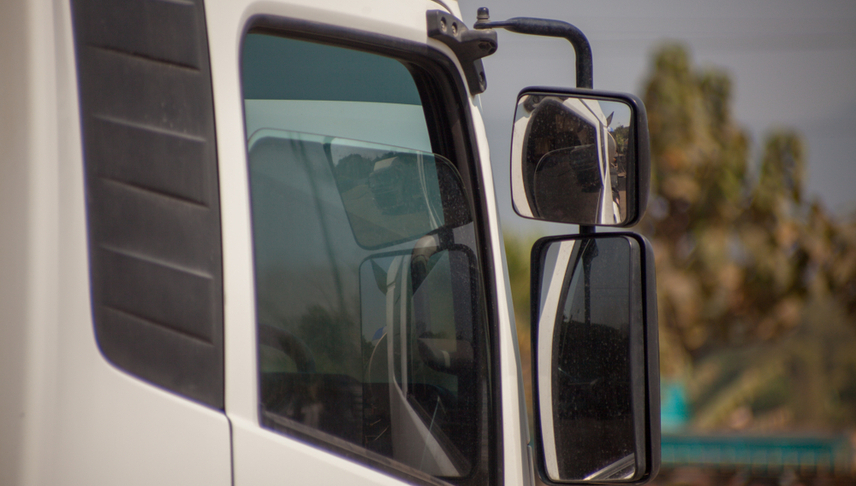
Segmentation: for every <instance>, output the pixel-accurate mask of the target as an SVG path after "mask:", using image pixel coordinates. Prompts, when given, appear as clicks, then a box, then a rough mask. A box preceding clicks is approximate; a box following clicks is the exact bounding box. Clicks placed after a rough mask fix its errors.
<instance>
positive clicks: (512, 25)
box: [473, 7, 594, 89]
mask: <svg viewBox="0 0 856 486" xmlns="http://www.w3.org/2000/svg"><path fill="white" fill-rule="evenodd" d="M477 19H478V20H476V23H475V24H473V28H474V29H480V30H483V29H505V30H508V31H511V32H516V33H518V34H528V35H537V36H542V37H562V38H564V39H567V40H568V42H570V43H571V46H573V48H574V53H575V54H576V73H577V88H584V89H592V88H594V75H593V73H592V70H593V67H592V55H591V44H589V41H588V38H586V36H585V34H583V32H582V31H581V30H580V29H578V28H576V27H575V26H573V25H571V24H569V23H567V22H562V21H561V20H550V19H537V18H530V17H514V18H510V19H508V20H502V21H499V22H491V21H490V11H489V10H488V9H487V7H481V8H479V10H478V17H477Z"/></svg>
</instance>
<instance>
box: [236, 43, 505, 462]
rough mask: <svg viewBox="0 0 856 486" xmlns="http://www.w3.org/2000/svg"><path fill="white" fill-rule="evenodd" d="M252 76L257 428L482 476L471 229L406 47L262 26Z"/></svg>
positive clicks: (480, 325)
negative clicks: (319, 40) (375, 49)
mask: <svg viewBox="0 0 856 486" xmlns="http://www.w3.org/2000/svg"><path fill="white" fill-rule="evenodd" d="M310 61H311V62H310ZM243 76H244V89H245V108H246V125H247V135H248V152H249V171H250V184H251V194H252V211H253V238H254V250H255V274H256V299H257V302H256V305H257V315H258V335H259V347H258V349H259V364H260V368H259V369H260V377H259V379H260V389H261V397H260V402H261V410H262V425H263V426H265V427H268V428H271V429H274V430H277V431H279V432H282V433H285V434H288V435H293V436H297V437H299V438H302V439H305V440H309V441H311V442H314V443H318V444H322V445H326V446H328V447H330V448H331V449H333V450H336V451H339V452H342V451H344V452H346V453H348V454H349V455H350V456H351V457H354V455H355V454H356V456H357V457H362V458H363V459H365V460H366V461H369V462H372V463H373V464H383V463H384V461H386V463H388V460H386V459H383V458H391V459H394V460H395V461H396V464H397V466H395V467H396V468H398V469H401V470H404V471H410V473H411V474H413V475H416V476H417V477H418V475H419V474H422V473H427V474H430V475H434V476H439V477H444V478H450V479H454V478H468V477H469V478H473V477H474V475H476V474H477V473H478V472H479V471H484V470H485V469H486V464H485V461H486V459H484V458H485V457H487V455H488V454H487V437H488V435H487V430H488V428H487V425H488V421H487V417H488V395H489V393H488V382H487V371H486V370H487V365H486V363H487V342H486V333H485V324H484V317H483V312H482V309H483V301H482V297H481V295H482V293H481V280H482V279H481V275H480V270H479V268H480V266H479V262H478V258H477V251H476V248H475V224H474V222H473V217H472V212H471V208H470V206H469V202H468V198H467V197H466V192H467V189H466V188H465V187H464V185H463V182H462V179H461V177H460V175H459V172H458V168H457V167H456V166H455V165H454V164H453V163H452V162H451V161H449V160H448V159H447V158H445V157H443V156H441V155H438V154H434V153H432V147H431V143H430V140H431V137H430V136H429V134H430V133H431V131H432V128H431V127H430V126H429V125H428V124H427V123H426V118H425V114H424V110H423V108H422V106H421V103H420V99H421V98H420V94H419V89H418V86H417V83H416V82H415V81H414V78H413V77H412V76H411V74H410V71H409V70H408V68H407V67H406V66H405V65H404V64H402V63H401V62H399V61H397V60H394V59H390V58H385V57H381V56H377V55H374V54H368V53H365V52H359V51H354V50H349V49H344V48H338V47H331V46H326V45H316V44H311V43H308V42H303V41H297V40H290V39H284V38H278V37H273V36H269V35H263V34H250V35H249V36H248V37H247V41H246V43H245V46H244V71H243ZM250 78H252V79H250ZM389 83H392V84H393V85H394V86H392V87H390V85H389Z"/></svg>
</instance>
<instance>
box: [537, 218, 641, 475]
mask: <svg viewBox="0 0 856 486" xmlns="http://www.w3.org/2000/svg"><path fill="white" fill-rule="evenodd" d="M543 255H544V257H543V258H544V259H543V260H542V261H543V262H545V263H544V266H543V268H544V269H553V270H554V271H553V272H552V273H551V272H548V271H545V272H544V273H543V275H542V276H541V293H540V308H541V313H540V314H539V315H540V316H541V318H540V319H539V322H538V324H537V329H536V336H535V339H536V342H537V347H538V348H537V361H536V367H537V370H536V371H537V375H536V376H537V377H538V380H537V384H536V386H537V389H536V390H537V391H536V394H537V398H538V401H539V410H540V435H541V438H542V440H541V442H542V444H543V460H544V466H545V472H546V474H547V476H548V478H549V479H550V480H552V481H582V480H591V481H622V480H631V479H636V478H637V477H638V476H639V474H640V473H642V472H644V469H645V466H644V465H645V458H644V457H643V456H644V454H645V452H644V451H645V449H644V445H642V444H643V442H642V441H643V439H644V418H643V417H644V404H643V403H641V402H642V401H643V400H644V395H645V394H644V393H642V395H643V396H642V397H634V392H633V391H634V390H643V391H644V378H640V377H639V375H640V371H641V370H644V368H645V363H644V354H643V353H644V346H643V345H641V343H643V342H644V341H643V338H642V335H643V330H642V328H643V324H642V322H643V315H642V312H643V309H642V302H641V291H642V284H641V278H642V275H641V270H640V269H641V263H640V262H641V253H640V246H639V243H638V241H637V240H635V239H634V238H632V237H626V236H607V235H598V237H597V238H594V237H588V238H584V239H570V240H563V241H555V242H552V243H550V244H549V245H547V246H546V247H545V253H544V254H543ZM634 343H635V345H634ZM634 375H635V376H636V377H635V378H634ZM639 398H642V400H640V399H639Z"/></svg>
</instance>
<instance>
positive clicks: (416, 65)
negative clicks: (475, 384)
mask: <svg viewBox="0 0 856 486" xmlns="http://www.w3.org/2000/svg"><path fill="white" fill-rule="evenodd" d="M251 33H252V34H256V33H258V34H268V35H274V36H279V37H286V38H291V39H295V40H303V41H308V42H314V43H320V44H327V45H331V46H336V47H344V48H348V49H353V50H359V51H364V52H368V53H372V54H377V55H381V56H384V57H388V58H392V59H395V60H397V61H399V62H401V63H402V64H403V65H404V66H405V67H406V68H407V69H408V70H409V71H410V73H411V75H412V76H413V80H414V82H415V83H416V86H417V89H418V90H419V95H420V99H421V101H422V108H423V110H424V113H425V121H426V125H427V127H428V132H429V137H430V142H431V147H432V151H433V152H434V153H437V154H439V155H442V156H444V157H446V158H447V159H449V160H450V161H452V163H453V165H454V166H455V167H457V169H458V171H459V173H460V175H461V178H462V180H463V183H464V186H465V187H466V188H467V189H466V191H465V193H466V195H467V196H466V197H467V198H468V200H469V201H468V202H469V205H470V208H471V210H472V217H473V221H474V225H475V226H474V236H475V247H476V249H477V255H478V258H479V259H480V261H479V267H480V269H481V282H479V284H480V288H481V293H482V298H481V301H482V302H481V305H482V309H481V314H482V316H483V320H484V323H483V325H484V326H485V331H486V332H485V339H486V340H487V344H486V346H485V351H486V352H487V359H486V366H487V378H486V380H487V383H488V386H489V390H488V391H487V396H488V400H487V409H488V410H487V414H488V418H487V421H486V426H487V428H488V443H489V444H490V445H489V446H488V456H489V457H488V460H487V461H484V462H485V464H482V465H481V466H480V468H479V470H477V471H474V472H473V473H472V474H471V475H470V476H468V477H465V478H461V480H460V481H454V484H460V485H463V486H470V485H474V484H484V483H485V482H486V483H488V484H502V482H503V467H502V464H503V425H502V408H501V403H502V400H501V397H502V389H501V383H500V380H499V376H500V375H499V373H498V370H499V365H500V364H499V363H500V359H499V355H500V348H499V332H498V323H499V315H498V305H497V298H496V281H495V278H496V275H497V274H496V269H495V266H494V264H493V261H494V260H493V250H492V246H491V245H490V231H489V219H488V217H487V216H488V211H487V199H486V197H485V194H484V191H483V188H484V184H483V183H482V181H483V177H484V174H483V172H482V170H481V164H482V161H481V158H480V154H479V151H478V147H477V144H476V142H475V140H476V135H475V133H476V132H475V128H474V123H473V118H472V114H471V113H470V110H469V109H468V108H467V107H468V106H469V105H470V99H469V91H468V90H467V88H466V84H465V82H464V79H463V77H462V74H461V72H460V71H459V69H458V68H457V65H456V63H455V62H454V60H452V59H451V58H449V57H448V56H447V55H446V54H445V53H443V52H441V51H440V50H438V49H435V48H433V47H431V46H429V45H427V44H421V43H418V42H414V41H410V40H405V39H400V38H396V37H391V36H387V35H383V34H378V33H374V32H366V31H361V30H357V29H353V28H349V27H342V26H336V25H331V24H323V23H319V22H313V21H307V20H302V19H294V18H288V17H280V16H275V15H267V14H261V15H254V16H252V17H250V18H249V19H248V21H247V23H246V24H245V27H244V31H243V32H242V35H241V44H240V47H239V60H238V67H239V73H240V72H242V66H243V57H242V56H243V45H244V40H245V39H246V37H247V35H248V34H251ZM239 84H240V86H241V92H242V93H243V78H242V77H241V79H240V80H239ZM241 109H242V112H243V114H244V123H245V124H246V112H245V108H244V107H243V103H242V108H241ZM245 127H246V125H245ZM245 129H246V128H245ZM244 139H245V140H246V133H245V135H244ZM247 150H248V149H247ZM247 154H248V152H247ZM247 169H248V170H249V166H247ZM254 272H255V270H254ZM257 365H258V364H257ZM256 379H257V380H260V379H261V375H260V373H258V372H256ZM259 394H261V388H260V387H259ZM257 400H258V403H259V406H258V413H259V424H258V426H259V427H260V428H267V427H263V426H262V423H263V421H264V413H265V412H264V410H263V406H262V402H261V396H260V395H259V396H258V397H257ZM271 433H275V434H279V435H285V436H286V437H291V438H295V439H297V440H301V441H304V442H307V443H309V444H311V445H312V446H315V447H318V448H320V449H323V450H324V451H325V452H329V453H332V454H336V455H339V456H342V457H345V458H347V459H350V460H353V461H355V462H357V463H360V464H362V465H366V466H369V467H372V468H375V469H378V470H381V471H384V472H386V473H389V474H392V475H394V476H397V477H400V478H402V479H404V480H407V481H410V482H413V483H416V484H424V485H445V484H449V482H447V481H445V480H443V479H441V478H438V477H435V476H431V475H429V474H427V473H423V472H422V471H419V470H416V469H413V468H410V467H408V466H406V465H404V464H401V463H399V462H397V461H395V460H393V459H391V458H388V457H385V456H383V455H381V454H377V453H374V452H372V451H369V450H366V449H364V448H362V447H360V446H357V445H355V444H352V443H350V442H348V441H346V440H344V439H341V438H338V437H335V436H332V435H330V434H326V433H324V432H321V431H318V430H315V429H313V428H311V427H308V426H305V425H303V424H294V423H291V422H289V423H287V424H285V423H283V424H282V427H277V429H276V430H275V431H274V430H271Z"/></svg>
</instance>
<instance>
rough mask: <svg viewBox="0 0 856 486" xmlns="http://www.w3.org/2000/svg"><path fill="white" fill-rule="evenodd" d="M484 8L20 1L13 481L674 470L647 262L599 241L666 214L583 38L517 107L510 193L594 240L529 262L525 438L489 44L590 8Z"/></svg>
mask: <svg viewBox="0 0 856 486" xmlns="http://www.w3.org/2000/svg"><path fill="white" fill-rule="evenodd" d="M461 18H462V14H461V12H460V11H459V9H458V6H457V4H456V3H455V2H454V1H452V0H443V1H439V0H434V1H425V0H406V1H405V0H348V1H342V0H264V1H259V0H229V1H214V0H208V1H205V2H204V5H203V0H126V1H111V0H69V1H63V0H55V1H48V0H10V1H7V2H4V4H3V9H2V15H0V54H2V55H0V86H2V88H3V89H2V94H0V120H2V126H3V129H2V130H0V148H2V152H3V155H2V157H3V160H2V164H0V200H2V203H0V249H2V251H0V276H2V277H0V309H2V323H0V370H2V371H0V484H2V485H7V484H9V485H64V484H72V485H115V484H123V485H124V484H127V485H137V484H139V485H142V484H152V485H154V484H157V485H163V484H181V485H189V484H205V485H230V484H231V485H239V486H243V485H265V484H271V485H273V484H350V485H397V484H405V483H406V484H420V485H435V484H455V485H477V484H478V485H487V484H490V485H509V486H510V485H531V484H533V482H534V478H535V474H536V473H537V474H538V475H539V476H540V477H541V479H542V480H543V481H545V482H547V483H548V484H567V483H620V484H642V483H644V482H647V481H649V480H650V479H652V478H653V477H654V475H656V471H657V468H658V464H659V391H658V386H659V384H658V383H659V382H658V364H657V325H656V322H657V320H656V298H655V292H656V288H655V283H654V269H653V258H652V256H651V255H652V253H651V248H650V245H649V244H648V242H647V241H646V240H645V239H644V238H642V237H640V236H638V235H635V234H633V233H621V232H608V233H595V232H594V227H595V226H598V225H605V226H618V227H626V226H630V225H632V224H634V223H635V222H636V221H638V219H639V217H640V216H641V214H642V212H643V211H644V207H645V201H646V198H647V192H648V189H647V179H648V160H647V153H648V148H647V137H648V135H647V122H646V120H645V112H644V106H642V104H641V102H639V100H638V99H636V98H634V97H632V96H629V95H620V94H610V93H601V92H597V91H593V90H591V89H590V88H591V87H592V86H591V56H590V52H589V54H587V55H586V54H585V53H584V52H583V53H578V56H577V62H578V67H579V66H581V64H580V62H581V59H582V60H583V61H585V60H586V56H588V57H587V62H588V64H587V67H586V66H585V65H582V67H581V68H580V71H579V72H578V85H579V86H580V87H581V89H552V88H550V89H548V88H533V89H527V90H524V91H523V92H522V93H521V95H520V98H519V100H518V114H517V115H516V116H515V120H516V122H515V123H514V131H515V133H514V134H513V135H512V140H513V141H514V148H513V153H514V154H515V155H513V157H512V163H511V165H512V170H513V172H512V178H513V180H514V182H513V187H514V192H515V194H514V205H515V207H516V208H517V210H518V212H519V213H520V214H521V215H523V216H526V217H530V218H534V219H540V220H543V221H554V222H565V223H573V224H579V225H580V228H581V232H580V233H581V234H580V235H572V236H566V237H560V238H557V237H553V238H547V239H543V240H541V241H539V242H538V243H537V244H536V245H535V247H534V248H533V260H532V262H533V267H532V275H533V287H532V289H533V290H532V291H533V295H532V302H533V310H532V313H533V326H532V327H533V349H534V350H535V352H534V353H533V354H534V358H533V369H534V370H535V380H534V385H535V391H536V400H535V416H536V430H535V431H534V432H535V433H534V434H533V437H531V438H530V434H529V430H528V425H527V418H526V417H527V413H526V405H525V403H524V398H523V397H524V394H523V391H522V390H523V381H522V376H521V366H520V358H519V354H518V350H517V343H516V332H515V325H514V317H513V312H512V309H511V299H510V291H509V286H508V278H507V271H506V270H505V268H504V250H503V245H502V235H501V234H500V231H499V225H498V220H497V218H498V216H497V208H496V202H495V201H496V197H495V193H494V186H493V176H492V173H491V164H490V156H489V152H488V146H487V140H486V138H485V131H484V126H483V123H482V119H481V111H480V108H479V102H478V94H479V93H481V92H483V91H484V89H485V88H486V79H487V78H486V76H485V72H484V69H483V67H482V63H481V60H480V59H481V58H482V57H484V56H487V55H490V54H492V53H493V52H494V51H495V50H496V48H497V40H496V39H497V33H496V30H494V29H499V28H504V29H508V30H512V31H517V32H521V33H526V34H536V35H538V34H544V35H557V34H555V32H556V29H559V30H562V29H565V28H568V27H571V26H569V24H564V23H562V22H553V21H544V20H538V19H525V18H523V19H511V20H510V21H508V22H498V23H496V22H490V20H489V18H488V14H487V12H486V11H480V12H479V17H478V21H477V22H476V23H475V24H474V25H473V26H472V27H470V28H468V27H467V26H466V25H465V23H464V22H463V21H462V20H460V19H461ZM476 27H477V28H476ZM571 30H572V31H573V29H571ZM580 35H581V34H580ZM580 35H577V34H576V33H574V34H573V35H572V36H571V37H569V39H571V40H572V43H573V44H574V46H575V47H576V48H577V49H578V50H579V49H580V46H581V45H583V44H581V43H580V41H579V37H580ZM509 39H511V38H509ZM583 39H584V37H583ZM586 69H588V71H586ZM586 72H587V74H586ZM580 73H581V74H580ZM580 79H582V80H583V81H580ZM586 80H587V81H586ZM563 107H564V108H563ZM581 107H587V108H586V109H587V110H589V111H588V114H586V113H584V112H583V111H581V110H582V108H581ZM607 113H610V115H608V117H604V114H607ZM593 130H594V131H595V132H596V133H595V132H593Z"/></svg>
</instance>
